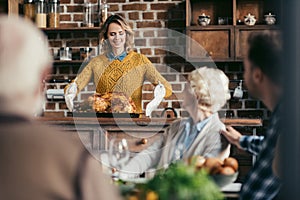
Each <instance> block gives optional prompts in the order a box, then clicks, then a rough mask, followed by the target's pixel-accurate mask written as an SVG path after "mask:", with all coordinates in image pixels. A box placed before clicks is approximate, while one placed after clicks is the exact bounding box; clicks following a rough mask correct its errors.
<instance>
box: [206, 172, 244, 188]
mask: <svg viewBox="0 0 300 200" xmlns="http://www.w3.org/2000/svg"><path fill="white" fill-rule="evenodd" d="M238 175H239V173H238V172H235V173H234V174H231V175H223V174H214V175H211V177H212V179H213V180H214V181H215V183H216V184H217V185H218V186H219V187H220V188H222V187H224V186H226V185H228V184H230V183H233V182H234V181H236V179H237V177H238Z"/></svg>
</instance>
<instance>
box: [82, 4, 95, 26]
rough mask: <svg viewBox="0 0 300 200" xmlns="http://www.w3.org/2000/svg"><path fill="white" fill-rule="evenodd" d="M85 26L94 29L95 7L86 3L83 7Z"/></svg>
mask: <svg viewBox="0 0 300 200" xmlns="http://www.w3.org/2000/svg"><path fill="white" fill-rule="evenodd" d="M83 14H84V18H83V26H85V27H93V26H94V23H93V5H92V3H85V4H84V6H83Z"/></svg>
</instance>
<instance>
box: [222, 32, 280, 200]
mask: <svg viewBox="0 0 300 200" xmlns="http://www.w3.org/2000/svg"><path fill="white" fill-rule="evenodd" d="M248 46H249V48H248V52H247V55H246V57H245V59H244V80H245V84H246V85H247V88H248V90H249V93H250V94H251V95H252V96H253V97H255V98H258V99H260V100H261V101H262V102H263V103H264V104H265V106H266V107H267V108H268V109H269V110H270V111H271V112H272V116H271V117H270V122H269V127H268V129H267V131H266V133H265V136H243V135H241V134H240V133H239V132H238V131H236V130H235V129H234V128H232V127H226V130H221V134H223V135H224V136H225V137H226V138H227V139H228V141H229V142H231V143H232V144H235V145H236V146H237V147H238V148H240V149H243V150H246V151H248V152H250V153H252V154H254V155H257V159H256V162H255V163H254V166H253V167H252V169H251V170H250V172H249V173H248V175H247V176H246V177H245V182H244V183H243V186H242V189H241V192H240V199H255V200H258V199H274V198H276V197H277V196H278V193H279V191H280V188H281V180H280V178H279V177H278V171H275V169H277V163H275V161H274V160H276V159H274V157H275V156H274V154H275V152H276V151H275V149H277V145H278V144H277V141H278V137H279V135H280V132H281V130H280V126H279V124H280V120H281V118H280V117H281V114H280V113H281V106H280V101H281V96H282V83H283V80H282V79H283V78H282V77H283V76H282V73H281V72H282V44H281V38H280V34H279V32H275V31H263V32H259V33H252V34H251V35H250V36H249V38H248ZM274 166H275V167H274Z"/></svg>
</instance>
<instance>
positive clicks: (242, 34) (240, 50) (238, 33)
mask: <svg viewBox="0 0 300 200" xmlns="http://www.w3.org/2000/svg"><path fill="white" fill-rule="evenodd" d="M265 30H271V31H278V32H279V29H278V27H276V26H272V27H271V26H267V25H256V26H254V27H247V26H238V27H236V28H235V56H236V57H235V58H236V60H237V61H240V60H243V58H244V57H245V55H246V51H247V49H248V45H247V38H248V36H249V35H250V34H251V33H253V32H262V31H265Z"/></svg>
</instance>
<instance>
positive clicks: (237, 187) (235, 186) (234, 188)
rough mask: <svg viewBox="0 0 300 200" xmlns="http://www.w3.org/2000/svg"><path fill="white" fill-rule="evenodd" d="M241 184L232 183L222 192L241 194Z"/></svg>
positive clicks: (223, 188)
mask: <svg viewBox="0 0 300 200" xmlns="http://www.w3.org/2000/svg"><path fill="white" fill-rule="evenodd" d="M241 187H242V184H241V183H230V184H228V185H225V186H224V187H222V188H221V190H222V192H239V191H240V190H241Z"/></svg>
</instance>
